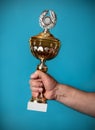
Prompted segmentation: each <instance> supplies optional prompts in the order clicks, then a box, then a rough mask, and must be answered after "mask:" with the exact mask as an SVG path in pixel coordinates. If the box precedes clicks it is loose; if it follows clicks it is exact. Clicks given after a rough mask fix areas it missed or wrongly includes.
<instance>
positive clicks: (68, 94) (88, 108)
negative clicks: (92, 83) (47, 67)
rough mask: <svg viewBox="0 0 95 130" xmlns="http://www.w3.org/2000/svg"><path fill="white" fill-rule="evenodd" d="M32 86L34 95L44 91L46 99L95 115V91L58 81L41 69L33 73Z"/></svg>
mask: <svg viewBox="0 0 95 130" xmlns="http://www.w3.org/2000/svg"><path fill="white" fill-rule="evenodd" d="M30 88H31V92H32V95H33V97H37V96H38V95H39V93H41V92H43V91H44V96H45V98H46V99H49V100H50V99H54V100H56V101H59V102H61V103H63V104H65V105H67V106H69V107H71V108H73V109H75V110H77V111H79V112H82V113H84V114H87V115H89V116H92V117H95V92H85V91H81V90H78V89H76V88H74V87H71V86H69V85H64V84H60V83H58V82H57V81H56V80H55V79H54V78H53V77H51V76H50V75H48V74H45V73H43V72H41V71H39V70H37V71H36V72H35V73H33V74H32V75H31V78H30Z"/></svg>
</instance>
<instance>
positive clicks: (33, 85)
mask: <svg viewBox="0 0 95 130" xmlns="http://www.w3.org/2000/svg"><path fill="white" fill-rule="evenodd" d="M30 87H36V88H38V87H39V88H40V87H43V83H42V82H39V81H36V80H30Z"/></svg>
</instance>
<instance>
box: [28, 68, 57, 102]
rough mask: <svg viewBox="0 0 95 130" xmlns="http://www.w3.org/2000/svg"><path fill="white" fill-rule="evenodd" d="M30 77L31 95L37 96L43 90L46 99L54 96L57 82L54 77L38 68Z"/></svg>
mask: <svg viewBox="0 0 95 130" xmlns="http://www.w3.org/2000/svg"><path fill="white" fill-rule="evenodd" d="M30 78H31V79H30V88H31V90H32V95H33V97H37V96H38V95H39V93H41V92H43V93H44V96H45V98H46V99H55V98H56V94H55V91H56V88H57V84H58V83H57V81H56V80H55V79H54V78H52V77H51V76H50V75H48V74H45V73H43V72H41V71H39V70H37V71H36V72H35V73H33V74H32V75H31V77H30Z"/></svg>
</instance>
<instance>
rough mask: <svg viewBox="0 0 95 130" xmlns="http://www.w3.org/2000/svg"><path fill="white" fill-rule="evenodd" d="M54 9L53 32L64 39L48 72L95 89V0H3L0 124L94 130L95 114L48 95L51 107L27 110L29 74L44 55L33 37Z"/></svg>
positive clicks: (15, 128)
mask: <svg viewBox="0 0 95 130" xmlns="http://www.w3.org/2000/svg"><path fill="white" fill-rule="evenodd" d="M45 9H50V10H54V11H55V12H56V14H57V18H58V20H57V24H56V26H55V28H53V29H52V30H51V33H52V34H53V35H54V36H55V37H57V38H58V39H60V41H61V49H60V52H59V54H58V56H57V57H56V58H55V59H53V60H51V61H47V65H48V68H49V70H48V73H49V74H51V75H52V76H53V77H54V78H55V79H57V80H58V81H59V82H60V83H65V84H69V85H72V86H74V87H75V88H79V89H81V90H86V91H88V92H92V91H93V92H95V2H94V0H87V1H86V0H83V1H82V0H76V1H75V0H67V1H66V0H50V1H49V0H40V1H39V0H34V1H32V0H2V1H0V128H1V130H39V129H41V130H47V129H48V130H53V129H54V130H95V118H92V117H90V116H87V115H84V114H82V113H79V112H77V111H75V110H72V109H71V108H68V107H66V106H65V105H63V104H61V103H59V102H56V101H52V100H51V101H48V111H47V113H42V112H35V111H28V110H27V109H26V107H27V102H28V100H29V99H30V97H31V92H30V88H29V78H30V74H31V73H33V72H34V71H35V69H36V66H37V64H38V63H39V61H38V60H37V59H36V58H34V57H33V56H32V55H31V53H30V49H29V42H28V41H29V38H30V37H31V36H33V35H36V34H38V33H39V32H41V31H42V29H41V28H40V27H39V16H40V14H41V12H42V11H43V10H45Z"/></svg>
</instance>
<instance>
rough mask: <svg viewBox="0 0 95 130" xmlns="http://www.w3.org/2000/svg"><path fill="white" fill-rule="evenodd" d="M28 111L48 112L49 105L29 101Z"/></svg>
mask: <svg viewBox="0 0 95 130" xmlns="http://www.w3.org/2000/svg"><path fill="white" fill-rule="evenodd" d="M27 110H34V111H41V112H47V103H37V102H36V101H34V102H31V101H29V102H28V104H27Z"/></svg>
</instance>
